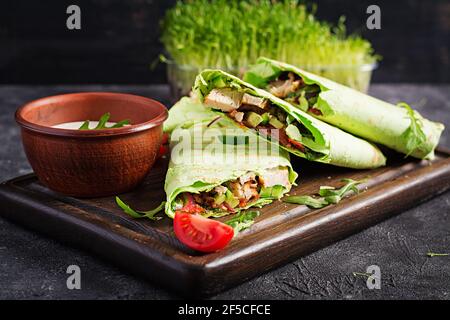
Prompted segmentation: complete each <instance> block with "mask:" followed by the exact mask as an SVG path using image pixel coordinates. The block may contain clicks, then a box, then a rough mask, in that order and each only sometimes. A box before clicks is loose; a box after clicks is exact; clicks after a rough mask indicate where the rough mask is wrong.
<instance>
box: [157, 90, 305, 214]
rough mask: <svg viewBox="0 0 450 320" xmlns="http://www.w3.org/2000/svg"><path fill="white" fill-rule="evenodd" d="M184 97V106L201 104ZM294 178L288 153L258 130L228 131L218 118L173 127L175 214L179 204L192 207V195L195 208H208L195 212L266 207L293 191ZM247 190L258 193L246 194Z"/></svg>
mask: <svg viewBox="0 0 450 320" xmlns="http://www.w3.org/2000/svg"><path fill="white" fill-rule="evenodd" d="M180 103H181V106H182V107H183V108H184V107H191V106H192V107H194V108H195V106H196V105H197V106H198V103H197V104H196V103H195V101H193V100H191V99H183V100H182V101H181V102H180ZM177 107H180V104H178V106H177ZM249 139H256V140H253V141H252V140H249ZM263 146H268V148H267V149H265V148H262V147H263ZM296 178H297V173H295V171H294V170H293V169H292V166H291V164H290V162H289V154H288V153H287V152H285V151H283V150H281V149H279V148H278V147H276V148H274V147H273V144H270V143H267V141H262V140H261V139H259V138H258V137H257V136H255V135H254V134H251V135H246V134H245V133H244V132H243V131H242V130H240V129H232V130H231V132H230V131H229V130H228V128H227V127H226V126H222V125H220V124H218V123H216V124H214V125H212V126H210V127H207V126H205V125H204V124H202V123H198V124H193V125H192V126H187V128H183V127H182V126H178V127H177V128H176V129H174V130H173V131H172V133H171V160H170V163H169V168H168V171H167V175H166V182H165V187H164V189H165V192H166V195H167V202H166V210H165V211H166V214H167V215H168V216H169V217H171V218H173V217H174V214H175V211H176V210H188V211H189V209H187V206H188V205H187V203H188V202H189V201H188V199H189V198H191V199H192V200H194V201H195V205H194V206H195V208H198V206H200V207H201V208H203V209H204V210H203V211H202V212H197V211H196V212H197V213H201V214H202V215H204V216H206V217H220V216H223V215H227V214H230V213H233V212H239V211H240V210H245V209H248V208H250V207H262V206H264V205H266V204H269V203H271V202H272V201H273V200H274V199H279V198H281V197H282V196H283V195H284V194H285V193H287V192H289V190H290V189H291V187H292V185H293V184H294V183H295V180H296ZM246 187H248V188H246ZM247 191H253V192H254V193H255V192H256V195H255V194H253V195H252V196H251V198H248V197H247V198H246V195H247ZM250 194H252V193H251V192H250ZM188 197H189V198H188ZM209 203H212V205H209ZM191 207H192V204H191ZM213 207H214V208H213ZM191 212H192V211H191Z"/></svg>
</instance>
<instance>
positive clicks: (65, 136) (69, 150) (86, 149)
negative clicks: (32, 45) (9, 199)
mask: <svg viewBox="0 0 450 320" xmlns="http://www.w3.org/2000/svg"><path fill="white" fill-rule="evenodd" d="M107 112H109V113H110V114H111V118H110V120H109V121H111V122H119V121H121V120H125V119H129V120H130V121H131V125H129V126H125V127H121V128H117V129H101V130H68V129H57V128H52V126H54V125H57V124H61V123H66V122H74V121H85V120H92V121H98V120H99V119H100V117H101V116H102V115H103V114H105V113H107ZM167 115H168V113H167V109H166V108H165V107H164V106H163V105H162V104H161V103H159V102H157V101H155V100H152V99H148V98H144V97H139V96H134V95H130V94H121V93H106V92H90V93H74V94H64V95H58V96H52V97H47V98H42V99H39V100H35V101H32V102H29V103H27V104H25V105H24V106H22V107H21V108H19V109H18V110H17V111H16V121H17V123H18V124H19V125H20V127H21V133H22V142H23V146H24V149H25V153H26V155H27V158H28V161H29V162H30V165H31V167H32V168H33V170H34V172H35V173H36V175H37V177H38V178H39V180H40V182H41V183H42V184H44V185H45V186H47V187H48V188H50V189H52V190H53V191H56V192H59V193H62V194H65V195H69V196H73V197H81V198H93V197H101V196H110V195H115V194H119V193H123V192H127V191H130V190H131V189H133V188H134V187H135V186H137V185H138V184H139V183H140V182H142V180H143V179H144V178H145V176H146V175H147V173H148V172H149V170H150V169H151V168H152V166H153V164H154V162H155V159H156V157H157V154H158V151H159V148H160V145H161V139H162V134H163V132H162V130H163V129H162V124H163V122H164V121H165V120H166V119H167Z"/></svg>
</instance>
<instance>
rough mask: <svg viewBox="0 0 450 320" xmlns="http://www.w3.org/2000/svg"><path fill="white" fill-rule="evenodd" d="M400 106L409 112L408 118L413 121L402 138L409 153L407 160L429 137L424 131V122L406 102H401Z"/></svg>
mask: <svg viewBox="0 0 450 320" xmlns="http://www.w3.org/2000/svg"><path fill="white" fill-rule="evenodd" d="M398 106H399V107H401V108H405V109H406V110H407V112H408V117H409V118H410V120H411V124H410V125H409V127H408V129H406V130H405V132H403V133H402V138H404V139H405V140H406V150H407V151H408V153H407V154H406V156H405V158H406V157H409V156H410V155H411V154H412V153H413V152H414V151H416V150H417V149H418V148H420V147H421V146H422V145H423V144H424V143H425V141H426V140H427V137H426V136H425V133H424V132H423V130H422V121H421V120H420V118H419V117H418V115H417V114H416V112H415V111H414V110H413V109H412V108H411V107H410V106H409V105H408V104H407V103H405V102H400V103H399V104H398Z"/></svg>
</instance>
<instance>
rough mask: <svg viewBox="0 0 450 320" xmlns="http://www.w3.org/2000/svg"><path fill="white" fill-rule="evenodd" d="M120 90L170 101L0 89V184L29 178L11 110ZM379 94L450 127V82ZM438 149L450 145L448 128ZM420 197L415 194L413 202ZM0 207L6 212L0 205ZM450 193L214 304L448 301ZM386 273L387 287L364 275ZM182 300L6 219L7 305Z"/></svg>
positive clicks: (1, 283) (376, 91)
mask: <svg viewBox="0 0 450 320" xmlns="http://www.w3.org/2000/svg"><path fill="white" fill-rule="evenodd" d="M99 90H104V91H121V92H130V93H135V94H140V95H145V96H151V97H155V98H156V99H160V100H163V101H164V100H165V98H166V97H167V94H168V91H167V88H166V87H164V86H153V87H147V86H51V87H45V86H0V111H1V112H0V130H1V131H0V132H1V133H0V180H1V181H3V180H6V179H9V178H13V177H15V176H18V175H23V174H26V173H29V172H30V171H31V170H30V167H29V165H28V163H27V160H26V158H25V156H24V153H23V151H22V146H21V143H20V136H19V130H18V128H17V127H16V125H15V123H14V118H13V115H14V111H15V109H16V108H17V107H18V106H20V105H21V104H23V103H24V102H26V101H28V100H31V99H35V98H39V97H43V96H47V95H52V94H56V93H63V92H76V91H99ZM371 92H372V93H373V95H375V96H377V97H380V98H384V99H386V100H389V101H391V102H397V101H407V102H409V103H411V104H413V105H414V106H415V107H416V108H418V109H419V110H420V111H421V112H422V113H423V114H424V115H425V116H427V117H429V118H431V119H433V120H439V121H441V122H443V123H444V124H446V125H447V127H449V126H450V85H441V86H430V85H398V84H396V85H387V84H385V85H374V86H373V87H372V90H371ZM441 145H443V146H446V147H450V132H449V130H447V131H446V132H445V133H444V136H443V138H442V140H441ZM412 196H414V195H412ZM0 210H2V205H1V203H0ZM429 251H432V252H439V253H450V192H447V193H446V194H444V195H441V196H439V197H437V198H434V199H433V200H431V201H428V202H426V203H424V204H422V205H419V206H417V207H415V208H413V209H411V210H408V211H406V212H404V213H403V214H401V215H399V216H396V217H394V218H392V219H390V220H388V221H385V222H383V223H380V224H378V225H376V226H374V227H372V228H369V229H367V230H365V231H364V232H361V233H359V234H356V235H354V236H351V237H349V238H347V239H345V240H343V241H340V242H338V243H336V244H334V245H332V246H329V247H327V248H325V249H322V250H319V251H317V252H315V253H313V254H310V255H308V256H306V257H303V258H301V259H299V260H297V261H295V262H294V263H290V264H288V265H286V266H284V267H281V268H278V269H276V270H273V271H271V272H268V273H266V274H265V275H262V276H260V277H258V278H255V279H253V280H250V281H248V282H246V283H244V284H242V285H240V286H238V287H236V288H234V289H231V290H229V291H226V292H224V293H222V294H219V295H217V296H215V297H213V298H214V299H265V298H266V299H421V300H422V299H449V298H450V257H448V256H447V257H434V258H429V257H427V256H426V253H427V252H429ZM72 264H76V265H79V266H80V268H81V273H82V288H81V290H73V291H72V290H68V289H67V287H66V280H67V276H68V275H67V274H66V269H67V267H68V266H69V265H72ZM370 265H378V266H379V267H380V269H381V278H382V283H381V289H380V290H369V289H368V288H367V286H366V282H365V279H364V278H363V277H356V276H354V275H353V272H365V271H366V268H367V267H368V266H370ZM168 298H179V297H177V296H174V295H173V294H172V293H170V292H167V291H165V290H164V289H162V288H157V287H155V286H153V285H152V284H150V283H148V282H146V281H145V280H143V279H141V278H137V277H134V276H132V275H130V274H128V273H127V272H126V271H123V270H119V269H117V268H116V267H114V266H112V265H110V264H108V263H106V262H104V261H102V260H100V259H98V258H96V257H94V256H92V255H89V254H87V253H85V252H83V251H80V250H78V249H74V248H71V247H67V246H65V245H63V244H60V243H58V242H56V241H54V240H52V239H50V238H47V237H45V236H42V235H40V234H37V233H35V232H32V231H29V230H26V229H24V228H22V227H20V226H18V225H15V224H12V223H10V222H8V221H6V220H4V219H2V218H0V299H168Z"/></svg>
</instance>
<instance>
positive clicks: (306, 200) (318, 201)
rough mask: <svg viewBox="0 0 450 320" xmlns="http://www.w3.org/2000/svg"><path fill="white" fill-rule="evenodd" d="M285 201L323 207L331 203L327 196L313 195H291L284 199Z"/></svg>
mask: <svg viewBox="0 0 450 320" xmlns="http://www.w3.org/2000/svg"><path fill="white" fill-rule="evenodd" d="M283 201H284V202H287V203H294V204H303V205H306V206H308V207H310V208H314V209H321V208H324V207H326V206H328V205H329V203H328V201H326V200H325V198H313V197H311V196H290V197H286V198H284V199H283Z"/></svg>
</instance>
